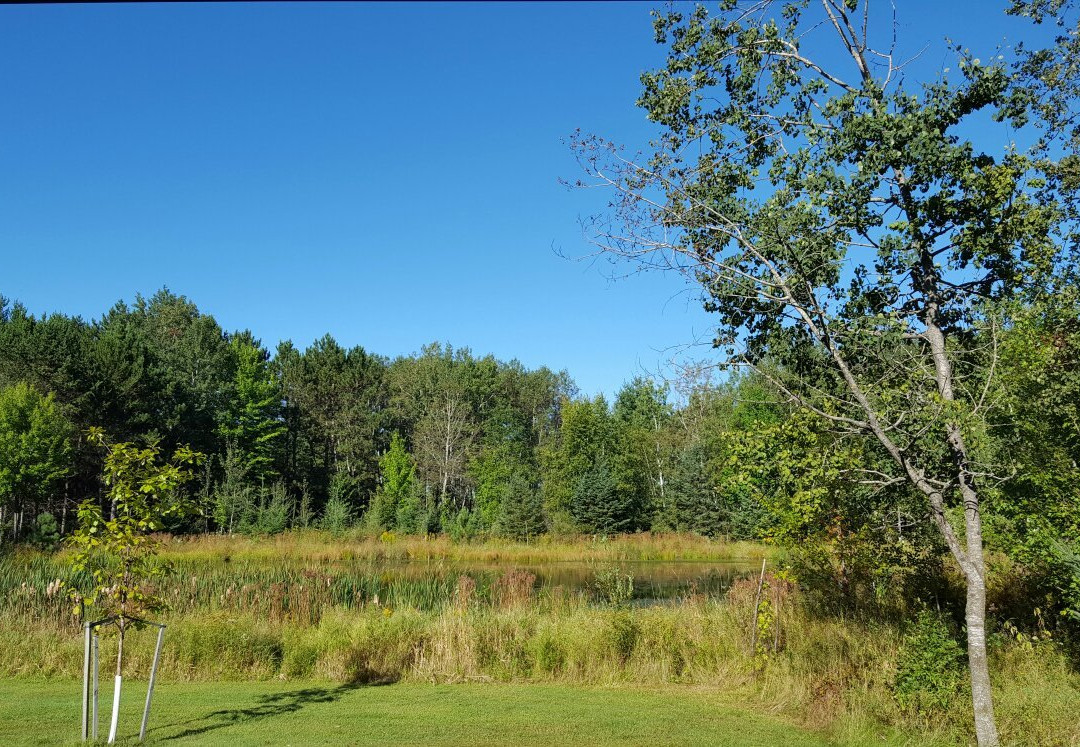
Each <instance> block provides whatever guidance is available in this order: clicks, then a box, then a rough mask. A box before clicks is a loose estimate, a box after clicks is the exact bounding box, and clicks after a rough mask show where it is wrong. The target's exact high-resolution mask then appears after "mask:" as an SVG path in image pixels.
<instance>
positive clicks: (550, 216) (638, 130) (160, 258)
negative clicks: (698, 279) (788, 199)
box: [0, 0, 1014, 394]
mask: <svg viewBox="0 0 1080 747" xmlns="http://www.w3.org/2000/svg"><path fill="white" fill-rule="evenodd" d="M899 5H901V6H902V7H901V8H900V12H901V23H902V34H904V35H906V36H905V37H904V38H905V40H906V43H907V44H908V45H909V46H910V47H911V49H912V50H915V49H918V48H920V47H922V46H923V44H924V43H926V42H933V43H936V44H938V46H937V47H933V48H932V49H931V51H930V52H929V53H925V54H924V58H923V59H922V60H921V62H920V64H925V65H929V66H930V67H931V68H936V67H940V66H941V64H942V63H943V61H944V59H945V58H944V56H943V54H942V52H941V48H940V44H939V43H940V40H941V38H942V37H943V36H944V35H946V34H951V35H953V36H954V37H956V38H964V39H972V42H971V43H972V45H977V44H981V45H985V46H986V48H987V50H988V51H989V48H990V46H991V45H992V44H993V43H994V42H996V41H998V40H999V39H1000V38H1001V36H1002V34H1003V33H1005V32H1006V31H1007V30H1008V29H1010V28H1014V26H1013V25H1010V24H1007V22H1006V21H1005V20H1004V19H1003V18H1002V17H1001V16H1000V14H999V13H998V12H997V8H998V7H999V6H1000V5H1002V4H999V3H997V2H982V1H981V0H978V1H977V0H971V2H967V3H965V2H953V3H930V2H908V3H899ZM941 6H944V7H941ZM648 9H649V5H647V4H636V3H634V4H631V3H625V4H617V3H597V4H586V5H577V4H569V3H566V4H551V5H539V4H506V5H486V4H484V5H435V4H423V5H421V4H387V5H373V4H359V5H347V4H337V3H333V4H315V3H312V4H304V5H290V4H266V5H263V4H236V5H182V4H161V5H124V4H121V5H106V6H83V5H60V6H17V7H10V6H9V7H4V8H0V101H2V102H3V103H2V105H0V260H2V264H0V268H2V269H0V293H3V294H4V295H5V296H8V297H9V298H15V299H19V300H21V301H23V302H24V303H25V304H26V305H27V306H28V307H29V308H30V309H31V311H34V312H52V311H63V312H65V313H70V314H79V315H82V316H84V317H86V318H94V317H97V316H99V315H100V314H101V313H103V312H104V311H105V310H107V309H108V308H109V307H110V306H111V305H112V304H113V303H114V302H115V301H117V300H118V299H124V300H127V301H130V300H132V299H133V298H134V296H135V294H136V293H142V294H144V295H150V294H152V293H153V292H154V291H155V290H156V289H158V288H160V287H162V286H168V287H169V288H170V289H171V290H173V291H174V292H177V293H181V294H184V295H186V296H188V297H189V298H191V299H192V300H194V301H195V302H196V303H197V304H198V305H199V306H200V308H201V309H202V310H204V311H206V312H209V313H212V314H213V315H214V316H215V317H216V318H217V319H218V321H219V322H220V323H221V324H222V325H223V326H224V327H225V328H226V329H240V328H250V329H251V330H252V331H253V332H254V333H255V334H256V335H257V336H259V337H260V338H261V339H262V340H263V342H264V343H266V344H267V345H268V346H270V347H271V348H272V347H273V346H274V345H275V344H276V343H277V341H278V340H279V339H287V338H290V339H292V340H293V341H294V342H295V343H296V344H297V345H299V346H301V347H304V346H306V345H308V344H310V343H311V342H312V341H313V340H314V339H316V338H317V337H319V336H321V335H322V334H324V333H325V332H331V333H332V334H333V335H334V336H335V337H336V338H337V339H338V341H339V342H341V343H342V344H345V345H354V344H360V345H363V346H364V347H365V348H367V349H368V350H370V351H373V352H377V353H381V354H384V355H390V356H393V355H397V354H402V353H409V352H412V351H415V350H417V349H419V348H420V347H421V346H422V345H423V344H425V343H427V342H431V341H434V340H441V341H448V342H451V343H452V344H454V345H455V346H468V347H470V348H472V350H473V351H474V352H475V353H478V354H486V353H492V354H494V355H496V356H498V357H499V358H503V359H510V358H517V359H519V360H521V361H522V362H523V363H525V364H526V365H528V366H539V365H548V366H550V367H552V368H556V369H560V368H566V369H567V370H569V372H570V374H571V375H572V376H573V377H574V378H575V380H576V381H577V382H578V384H579V386H580V387H581V389H582V390H583V391H584V392H586V393H597V392H605V393H608V394H610V393H612V392H614V391H615V390H617V389H618V387H619V386H620V385H621V384H622V383H623V382H624V381H625V380H627V379H628V378H630V377H631V376H633V375H634V374H637V373H642V372H643V371H655V370H657V369H658V368H659V367H661V366H662V364H663V362H664V361H665V360H666V359H667V358H668V357H669V355H670V350H669V349H670V348H672V347H673V346H678V345H681V344H684V343H688V342H690V341H692V340H694V339H697V338H701V337H702V336H705V337H706V338H707V336H708V334H709V323H708V317H707V315H706V314H705V313H704V312H702V311H700V310H699V308H698V305H697V303H696V301H695V297H694V295H693V294H688V293H687V292H686V289H685V288H684V286H683V285H682V284H681V282H680V281H678V279H676V278H674V277H666V276H645V275H635V276H633V277H630V278H627V279H624V280H620V281H617V282H612V281H610V280H609V279H608V275H609V274H610V273H611V268H609V267H608V266H607V265H605V264H591V263H588V262H572V261H568V260H566V259H564V258H562V257H560V256H559V252H562V253H563V254H566V255H571V256H580V255H583V254H584V253H586V252H587V251H588V250H589V248H588V246H587V244H585V242H584V241H583V239H582V234H581V231H580V229H579V227H578V223H577V220H578V217H579V216H583V215H586V214H589V213H591V212H594V211H595V210H597V209H598V208H599V207H600V206H601V204H602V202H601V200H600V196H599V195H597V194H595V193H586V192H581V191H568V190H567V189H566V188H565V187H563V186H561V185H560V184H559V181H558V180H559V178H560V177H566V178H575V177H577V176H579V174H578V171H577V169H576V166H575V163H574V160H573V158H572V156H571V155H570V153H569V151H568V149H567V147H566V146H565V144H564V139H565V138H566V137H567V136H568V135H569V134H570V133H571V132H573V130H574V129H575V128H581V129H583V130H585V131H589V132H596V133H600V134H604V135H607V136H609V137H611V138H613V139H616V140H619V141H621V142H627V143H631V144H640V143H642V142H644V141H646V140H647V139H648V137H649V135H650V133H651V130H650V128H649V126H648V125H647V123H646V122H645V120H644V116H643V114H642V113H641V112H640V111H639V110H637V109H635V107H634V105H633V102H634V100H635V98H636V96H637V93H638V75H639V73H640V72H641V71H642V70H644V69H646V68H649V67H652V66H655V65H657V64H659V62H660V61H661V60H662V54H661V53H662V50H660V48H658V47H656V46H655V45H654V44H653V43H652V32H651V27H650V23H649V15H648ZM944 64H948V63H947V62H944ZM701 352H702V354H705V353H706V352H707V351H704V350H703V351H701Z"/></svg>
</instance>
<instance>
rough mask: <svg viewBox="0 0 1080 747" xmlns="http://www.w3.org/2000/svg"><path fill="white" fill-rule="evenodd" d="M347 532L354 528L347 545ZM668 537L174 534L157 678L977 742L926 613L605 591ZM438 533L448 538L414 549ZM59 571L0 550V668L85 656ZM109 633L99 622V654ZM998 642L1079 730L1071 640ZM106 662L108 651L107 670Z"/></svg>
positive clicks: (1064, 728)
mask: <svg viewBox="0 0 1080 747" xmlns="http://www.w3.org/2000/svg"><path fill="white" fill-rule="evenodd" d="M675 539H678V538H675ZM685 541H686V543H687V546H693V543H692V540H689V539H687V540H685ZM349 542H355V543H356V546H355V547H353V549H351V550H350V549H349V547H350V545H349ZM659 545H660V542H659V541H658V540H657V539H656V538H626V539H624V540H620V541H618V542H613V543H599V542H597V543H593V542H590V541H585V540H582V541H580V542H578V543H577V544H574V543H565V542H564V543H562V544H557V543H553V544H551V545H547V546H534V545H519V546H514V545H453V544H451V543H449V542H446V541H445V540H428V541H424V540H421V539H409V540H405V541H401V540H397V539H393V538H386V539H384V540H370V539H357V540H349V541H346V542H343V543H340V544H339V543H338V542H337V541H336V540H333V539H331V538H329V537H327V536H325V535H322V536H320V535H316V534H313V533H311V534H300V535H291V536H287V537H284V538H280V539H277V540H268V541H267V545H266V546H265V547H264V546H262V545H260V544H259V543H258V542H257V541H254V540H248V539H235V538H209V539H200V540H196V541H184V542H175V543H170V545H169V553H170V554H171V555H172V557H173V559H174V560H175V562H176V566H177V569H178V570H177V572H176V573H175V574H174V575H173V576H170V577H168V578H167V579H165V580H163V581H162V583H165V584H167V586H166V589H165V590H166V591H167V596H169V598H170V600H171V601H172V602H173V611H172V612H171V613H167V614H165V615H164V617H163V619H164V620H165V621H166V622H167V623H168V625H169V627H168V632H167V635H166V646H165V649H164V654H163V659H162V669H161V676H162V681H163V682H164V683H167V684H168V685H170V686H176V687H179V688H180V689H179V690H177V692H187V691H186V690H184V689H183V687H181V683H185V682H187V683H191V685H190V687H191V688H192V689H191V690H190V692H192V693H196V692H203V693H210V692H215V691H216V690H215V688H218V687H221V683H222V682H231V683H237V684H236V687H237V688H239V690H237V692H250V693H255V692H256V690H248V689H245V688H249V687H253V685H250V684H249V683H252V682H258V681H262V682H264V683H266V684H265V687H271V684H270V683H271V682H275V683H277V684H276V685H273V687H278V686H280V685H281V682H280V681H282V680H284V681H287V682H293V683H309V682H312V681H326V682H334V683H339V684H342V685H348V686H350V687H352V686H363V685H374V684H386V683H397V684H395V686H394V687H395V688H397V687H399V686H400V685H408V686H409V687H413V686H419V685H450V684H453V685H469V689H468V690H462V691H461V692H469V691H471V689H472V687H471V686H472V685H475V684H477V683H485V684H498V685H499V687H503V686H507V685H512V686H515V687H516V686H518V685H521V684H523V683H528V684H529V686H530V687H533V686H535V687H536V688H538V689H537V692H562V691H563V690H559V688H564V689H565V688H586V689H588V690H589V691H590V692H593V691H595V688H615V689H617V690H619V691H634V692H646V691H647V692H657V693H660V692H667V691H669V690H670V692H672V693H676V692H677V693H687V692H698V691H701V692H709V693H712V694H713V696H715V697H721V696H722V698H724V699H727V701H728V702H737V703H740V704H744V705H745V704H750V705H751V706H752V709H753V710H754V711H755V712H757V713H768V714H773V715H776V716H780V717H782V718H783V719H785V720H787V721H788V722H790V723H797V724H799V725H800V726H801V727H803V728H806V729H810V730H814V731H815V732H816V733H827V734H829V735H831V737H834V738H837V739H840V740H841V741H847V742H851V743H865V741H866V740H867V739H872V740H874V741H877V740H878V739H879V738H880V736H881V735H883V734H884V735H892V736H896V735H898V734H906V735H908V736H910V737H911V738H912V739H913V740H914V741H915V742H917V743H920V744H922V743H941V744H965V743H966V742H967V740H968V736H969V735H970V734H971V728H970V723H969V718H970V717H969V712H970V705H969V703H968V700H967V695H966V693H965V691H964V686H963V677H962V672H958V671H955V670H954V671H952V672H948V671H945V672H941V671H937V670H936V669H934V666H933V665H934V659H935V657H933V656H930V657H926V656H921V657H920V649H919V647H920V646H923V645H924V644H923V643H920V642H916V643H915V644H914V645H913V644H912V643H911V639H910V637H911V634H912V631H911V630H910V629H909V627H905V626H904V625H901V624H900V623H891V622H888V621H872V620H866V619H861V620H860V619H851V618H847V619H845V618H842V617H837V616H830V615H822V614H821V613H820V612H814V611H813V610H811V609H810V608H809V607H808V606H807V605H806V604H805V603H804V601H803V599H802V597H801V595H800V594H799V592H798V591H797V590H796V589H795V588H794V587H793V586H792V585H791V584H790V583H788V582H786V581H785V580H783V579H782V578H780V577H776V576H771V575H770V577H769V578H768V584H767V585H766V589H765V593H764V594H763V599H764V603H765V606H764V608H763V609H764V611H765V614H763V616H762V617H761V618H759V619H758V621H757V625H756V631H757V632H756V634H755V633H754V630H755V626H754V625H753V619H754V615H753V609H754V597H755V592H756V585H757V580H756V577H755V578H752V579H751V578H741V579H740V578H736V579H735V580H734V581H733V582H732V583H730V584H729V585H728V586H726V587H724V588H723V590H722V591H721V592H715V593H714V592H710V593H701V592H699V591H693V590H690V591H687V592H685V593H683V594H682V595H681V596H679V597H678V598H676V599H670V600H668V602H667V603H665V604H662V605H644V606H639V605H635V604H634V603H632V601H631V600H628V599H626V598H620V597H619V596H618V594H614V592H615V591H617V590H618V589H617V588H615V587H611V588H606V590H605V587H604V584H603V583H600V582H601V581H602V580H603V579H604V578H609V579H610V577H611V574H614V577H616V578H618V577H622V578H624V579H625V575H623V574H627V573H632V572H633V571H634V570H635V569H638V570H640V568H641V566H634V565H633V561H634V559H639V558H641V557H643V556H649V555H650V554H651V556H653V557H655V556H658V555H662V556H664V559H670V558H671V555H670V554H669V553H668V551H665V550H663V549H662V548H661V547H660V546H659ZM594 546H595V547H594ZM425 547H426V548H428V549H430V550H435V549H438V548H442V549H443V550H444V551H445V552H444V553H443V556H439V555H437V554H432V555H422V554H421V551H420V550H418V549H416V548H425ZM537 547H540V551H542V552H547V553H548V555H546V556H544V557H547V558H549V561H548V562H549V563H551V564H553V565H557V564H558V562H559V559H560V558H563V557H565V555H566V554H568V553H571V552H572V550H573V548H578V550H581V551H582V552H583V553H588V552H592V553H593V557H594V558H595V562H596V565H595V568H596V570H597V574H596V576H597V578H596V582H595V583H594V584H593V585H592V586H589V587H588V588H580V589H571V588H566V587H563V586H558V585H543V584H540V583H538V582H537V579H536V577H534V576H533V575H532V574H531V573H530V572H528V571H527V570H524V569H523V568H522V567H519V566H518V565H517V564H516V563H515V560H514V559H517V560H518V562H522V561H521V560H520V559H521V558H527V559H528V561H527V562H532V563H535V562H538V561H537V560H536V558H537V555H535V554H530V553H536V552H538V550H537ZM273 548H276V549H273ZM357 548H363V549H362V550H358V549H357ZM387 548H388V549H387ZM589 548H592V549H589ZM612 548H614V549H612ZM700 548H704V549H709V548H711V550H710V551H712V552H713V553H714V554H715V556H716V557H718V558H721V559H723V560H728V559H730V558H732V557H734V555H733V553H731V552H730V551H731V548H730V547H727V548H726V549H725V548H724V547H723V546H720V545H717V546H715V547H712V543H708V542H707V541H702V542H701V544H700ZM700 548H699V549H700ZM376 551H378V552H405V553H409V555H408V556H407V557H408V558H410V559H412V558H418V557H419V558H422V562H417V563H413V564H411V565H410V567H414V569H415V568H419V571H418V572H417V573H413V571H409V573H407V574H405V575H403V576H395V575H393V573H391V571H390V569H391V568H392V567H394V562H396V561H394V562H391V561H390V560H386V559H385V557H386V556H383V558H384V560H379V559H378V558H377V557H376V556H375V555H373V553H375V552H376ZM348 552H352V553H354V555H352V556H349V555H347V554H346V553H348ZM762 552H763V551H762V550H761V549H759V550H758V553H757V556H758V557H761V553H762ZM355 553H362V554H360V555H359V556H357V555H356V554H355ZM358 557H359V559H357V558H358ZM496 557H502V558H504V559H505V560H504V561H502V562H501V563H498V562H496V561H494V560H491V564H490V568H487V566H485V570H484V571H483V572H482V573H480V574H479V575H478V574H477V573H476V572H474V570H469V572H468V573H466V572H464V571H462V570H460V569H461V566H460V565H459V563H461V562H464V560H463V559H466V558H467V559H468V561H469V562H472V563H477V562H487V560H484V561H481V560H480V559H481V558H484V559H493V558H496ZM451 558H453V559H458V560H451ZM618 558H621V559H622V562H621V563H620V562H616V560H615V559H618ZM590 567H592V566H590ZM62 572H63V570H62V559H58V558H56V557H52V558H48V557H44V556H34V555H21V556H17V557H8V558H3V559H0V592H2V596H0V617H3V619H4V621H5V625H4V626H2V627H0V677H5V678H9V677H13V676H14V677H18V678H20V679H18V680H15V682H16V683H23V682H36V681H39V678H42V677H48V678H56V679H57V680H58V681H59V682H70V678H71V677H73V676H77V673H78V672H80V671H81V666H82V642H81V637H80V635H79V629H78V622H77V620H75V619H74V618H73V617H72V615H71V608H70V603H69V602H68V601H67V600H66V597H65V595H64V594H63V593H62V590H59V589H58V588H57V584H56V583H55V581H56V578H57V576H56V574H59V573H62ZM605 574H607V575H605ZM67 580H68V581H69V582H71V583H75V582H77V579H75V578H69V579H67ZM616 586H618V585H616ZM153 638H154V636H153V635H152V634H151V633H150V632H147V631H144V632H140V633H134V634H132V635H131V636H130V637H129V638H128V642H127V645H126V654H127V661H128V667H129V669H128V673H129V676H132V677H134V678H145V676H146V673H147V669H148V666H149V662H150V659H151V656H152V646H153ZM751 640H756V646H754V647H752V646H751ZM930 643H931V644H932V645H937V644H940V643H942V642H941V641H937V642H936V643H935V641H933V640H931V641H930ZM947 643H951V645H953V646H955V645H956V644H955V642H952V641H947ZM114 645H115V643H114V642H113V641H112V639H110V638H105V639H104V640H103V648H102V661H103V662H109V661H110V659H111V656H112V655H113V651H114ZM991 651H992V656H993V672H994V677H995V681H994V687H995V696H996V698H997V712H998V717H999V723H1000V727H1001V731H1002V735H1003V737H1004V738H1005V739H1006V740H1007V743H1022V744H1032V745H1067V744H1077V743H1080V719H1077V718H1076V713H1077V712H1080V677H1078V676H1077V674H1076V672H1075V671H1074V669H1073V668H1072V665H1071V664H1070V662H1069V661H1068V659H1067V658H1066V656H1065V655H1064V654H1063V652H1062V651H1061V650H1060V649H1059V647H1058V645H1057V644H1056V643H1055V642H1054V641H1053V640H1050V639H1049V638H1027V637H1024V636H1019V637H1017V635H1016V634H1015V633H1012V634H1006V631H1004V630H1000V631H998V632H997V633H996V634H995V635H994V636H993V637H992V640H991ZM913 666H914V667H915V669H912V667H913ZM927 666H929V669H927V670H925V671H923V670H920V669H919V668H918V667H924V668H925V667H927ZM108 667H109V665H108V664H107V663H106V664H103V671H104V672H105V673H106V675H107V673H108ZM905 667H907V671H908V674H909V676H910V677H913V678H914V679H911V680H910V682H913V683H914V687H915V688H916V690H917V691H918V690H919V688H923V687H925V688H927V693H926V697H922V696H921V695H920V694H919V692H916V695H919V697H917V698H909V699H908V700H904V699H903V698H900V697H898V696H897V692H898V690H897V685H896V683H897V681H898V676H899V672H900V671H901V670H902V669H904V668H905ZM912 673H913V674H912ZM910 682H909V684H910ZM18 686H20V685H18V684H14V685H12V687H18ZM64 686H65V687H67V686H68V685H64ZM231 687H232V686H231V685H229V686H225V690H226V691H229V688H231ZM260 687H261V686H260ZM305 687H306V685H305ZM200 688H208V689H200ZM362 689H363V690H364V691H365V692H367V691H369V690H370V691H372V692H374V691H375V690H378V691H380V692H381V691H382V690H384V689H387V688H362ZM407 691H408V692H413V690H407ZM259 692H262V691H259ZM267 692H269V691H267ZM403 692H405V691H403ZM416 692H419V691H416ZM432 692H434V691H432ZM439 692H441V690H440V691H439ZM451 692H455V693H457V692H458V691H456V690H452V691H451ZM566 692H569V690H566ZM207 697H209V696H207ZM253 697H254V696H253ZM350 697H351V696H350ZM438 697H444V696H438ZM445 697H447V698H451V697H457V695H454V696H445ZM493 697H495V696H493ZM253 707H257V706H253ZM241 710H243V709H241ZM643 728H644V727H643ZM245 733H246V732H245ZM463 733H467V732H463ZM612 733H618V732H612ZM0 736H2V734H0ZM421 736H422V735H418V736H416V737H415V739H414V740H412V741H416V740H418V739H420V738H421ZM568 738H569V737H568ZM328 739H329V738H328ZM687 739H688V740H689V739H690V737H689V736H688V737H687ZM0 741H2V740H0ZM330 741H332V740H330ZM405 741H406V742H409V741H410V739H408V738H406V739H405ZM661 741H663V740H661Z"/></svg>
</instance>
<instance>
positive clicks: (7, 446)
mask: <svg viewBox="0 0 1080 747" xmlns="http://www.w3.org/2000/svg"><path fill="white" fill-rule="evenodd" d="M72 436H73V433H72V427H71V424H70V422H69V421H68V419H67V418H66V417H65V416H64V414H63V412H62V411H61V409H60V407H59V405H58V404H57V403H56V400H55V398H54V397H53V396H52V395H46V396H42V395H41V394H39V393H38V392H37V391H36V390H35V389H34V388H33V387H31V386H30V385H29V384H26V383H21V382H20V383H16V384H14V385H13V386H10V387H6V388H4V389H0V507H2V508H6V509H8V510H12V511H23V510H27V509H31V510H32V509H33V508H34V507H35V506H38V505H42V504H44V503H45V502H46V500H47V499H48V498H50V497H51V494H52V493H53V491H55V490H56V489H57V487H58V486H59V484H60V482H61V481H62V480H63V479H64V478H65V477H67V476H68V475H69V474H70V472H71V469H72V466H73V464H72V457H73V452H74V449H73V448H72V443H71V441H72Z"/></svg>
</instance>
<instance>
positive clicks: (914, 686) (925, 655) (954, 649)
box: [893, 610, 965, 714]
mask: <svg viewBox="0 0 1080 747" xmlns="http://www.w3.org/2000/svg"><path fill="white" fill-rule="evenodd" d="M964 662H965V657H964V650H963V649H962V648H961V647H960V644H959V643H957V642H956V639H955V638H953V636H952V634H951V632H950V630H949V626H948V625H947V624H946V622H945V621H944V619H942V618H941V616H940V615H936V614H934V613H932V612H930V611H929V610H923V611H922V612H920V613H919V617H918V619H917V620H916V622H915V625H914V627H913V628H912V630H911V632H909V633H908V634H907V635H905V636H904V641H903V644H902V645H901V647H900V654H899V660H898V662H897V669H896V680H895V681H894V683H893V694H894V695H895V696H896V700H897V702H898V703H899V704H900V706H901V707H902V708H906V709H909V710H913V711H915V712H917V713H921V714H932V713H939V712H945V711H947V710H948V709H949V706H950V705H951V704H952V703H953V701H954V699H955V697H956V696H957V695H958V694H959V693H960V691H961V690H962V688H963V683H964V681H965V678H964Z"/></svg>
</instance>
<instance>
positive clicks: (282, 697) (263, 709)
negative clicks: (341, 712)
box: [150, 680, 391, 742]
mask: <svg viewBox="0 0 1080 747" xmlns="http://www.w3.org/2000/svg"><path fill="white" fill-rule="evenodd" d="M389 684H391V681H389V680H383V681H377V682H350V683H346V684H344V685H338V686H337V687H307V688H304V689H302V690H290V691H288V692H281V693H269V694H267V695H261V696H259V697H258V698H257V699H256V701H255V704H254V705H252V706H249V707H247V708H230V709H223V710H218V711H212V712H210V713H208V714H206V715H205V716H201V717H199V718H194V719H188V720H187V721H180V722H176V723H172V724H165V725H162V726H156V727H154V728H152V729H150V731H151V732H155V731H157V732H160V731H163V730H166V729H174V728H177V727H181V726H186V725H188V724H191V726H189V727H188V728H186V729H184V730H183V731H181V732H178V733H176V734H171V735H169V736H167V737H162V738H161V741H163V742H167V741H170V740H173V739H184V738H186V737H194V736H197V735H200V734H206V733H207V732H211V731H216V730H218V729H224V728H227V727H229V726H236V725H238V724H244V723H247V722H249V721H257V720H259V719H264V718H273V717H274V716H285V715H287V714H290V713H296V712H297V711H299V710H300V709H302V708H305V707H307V706H310V705H314V704H317V703H333V702H334V701H336V700H338V699H339V698H341V697H342V696H344V695H346V694H347V693H349V692H351V691H353V690H356V689H358V688H361V687H376V686H379V685H389Z"/></svg>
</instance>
